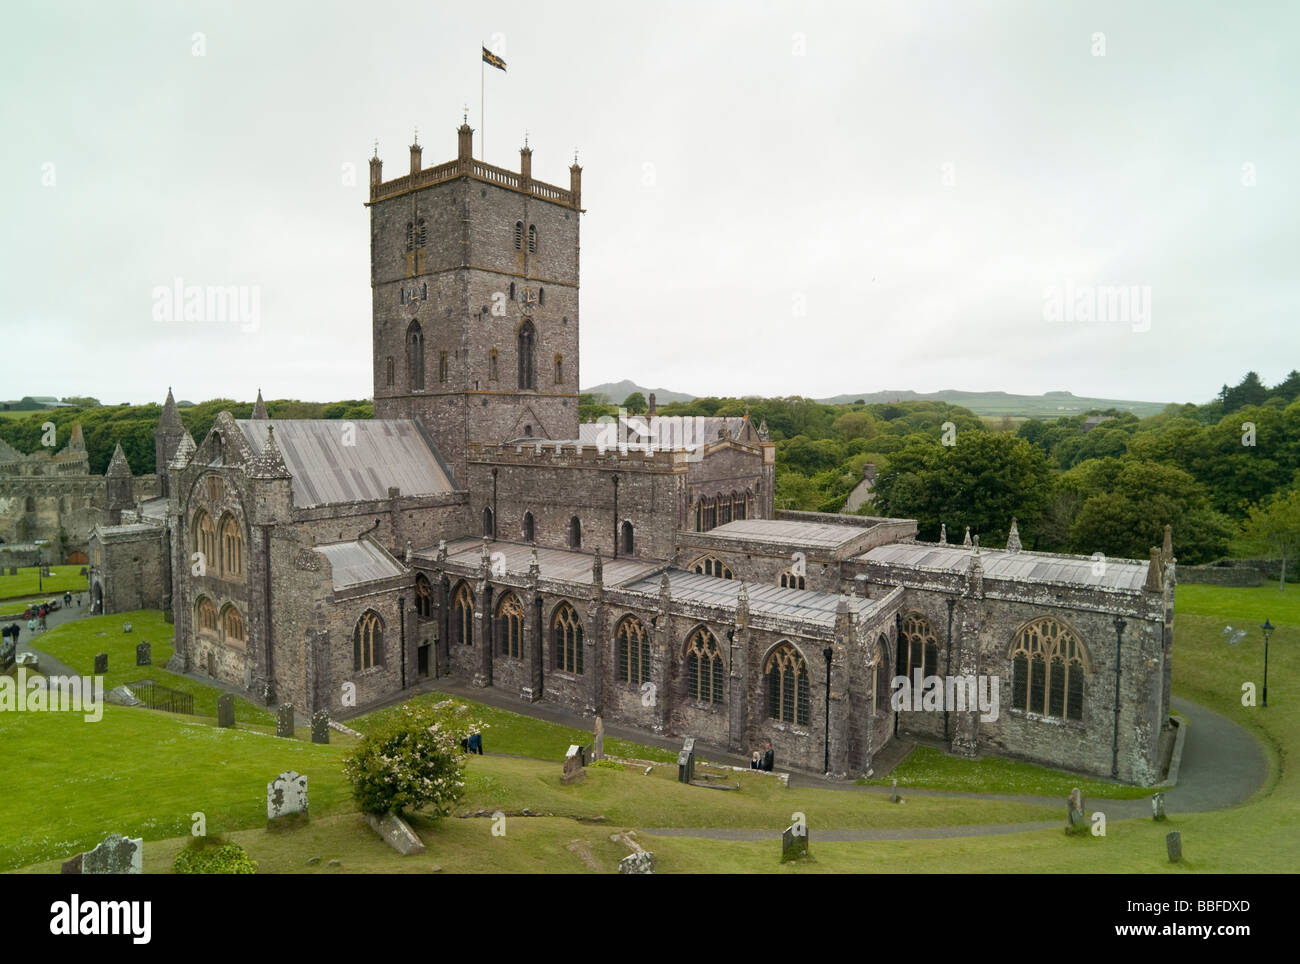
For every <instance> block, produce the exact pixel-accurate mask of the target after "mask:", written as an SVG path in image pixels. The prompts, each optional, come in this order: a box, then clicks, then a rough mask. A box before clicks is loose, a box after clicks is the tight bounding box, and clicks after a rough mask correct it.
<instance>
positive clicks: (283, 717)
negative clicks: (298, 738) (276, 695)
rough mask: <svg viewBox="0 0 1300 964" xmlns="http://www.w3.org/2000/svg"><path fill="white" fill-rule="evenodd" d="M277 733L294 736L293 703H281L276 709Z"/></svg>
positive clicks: (278, 734)
mask: <svg viewBox="0 0 1300 964" xmlns="http://www.w3.org/2000/svg"><path fill="white" fill-rule="evenodd" d="M275 735H276V736H288V737H292V736H293V704H292V703H281V704H280V708H279V709H278V710H276V711H275Z"/></svg>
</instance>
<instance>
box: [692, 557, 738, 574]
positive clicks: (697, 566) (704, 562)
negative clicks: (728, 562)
mask: <svg viewBox="0 0 1300 964" xmlns="http://www.w3.org/2000/svg"><path fill="white" fill-rule="evenodd" d="M691 571H692V572H698V573H699V574H700V575H702V576H717V577H718V578H719V579H734V578H735V576H733V575H732V572H731V570H730V569H728V568H727V567H726V566H725V565H724V564H723V562H722V560H721V559H717V558H715V557H713V556H703V557H701V558H699V559H696V560H695V562H694V564H692V566H691Z"/></svg>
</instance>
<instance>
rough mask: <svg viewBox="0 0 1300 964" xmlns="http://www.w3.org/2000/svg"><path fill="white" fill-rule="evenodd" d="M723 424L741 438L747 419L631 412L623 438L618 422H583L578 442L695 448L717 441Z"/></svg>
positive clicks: (662, 447)
mask: <svg viewBox="0 0 1300 964" xmlns="http://www.w3.org/2000/svg"><path fill="white" fill-rule="evenodd" d="M724 424H725V425H726V426H727V427H728V429H730V433H731V437H732V438H739V437H740V434H741V431H742V429H743V428H744V425H745V419H744V417H743V416H738V415H737V416H716V415H701V416H693V415H679V416H670V415H629V416H628V417H627V421H626V423H625V424H624V425H623V426H621V429H622V431H621V436H622V437H621V438H620V426H619V425H618V424H617V423H600V422H583V423H582V424H581V425H579V426H578V438H577V441H579V442H581V443H582V444H583V445H602V444H603V445H607V446H613V445H622V444H624V443H628V442H634V443H639V444H645V443H646V442H651V443H652V444H653V445H654V447H655V448H657V449H684V448H688V447H689V448H691V449H694V448H696V447H698V446H700V445H706V444H710V443H713V442H716V441H717V440H718V430H719V429H721V428H722V426H723V425H724Z"/></svg>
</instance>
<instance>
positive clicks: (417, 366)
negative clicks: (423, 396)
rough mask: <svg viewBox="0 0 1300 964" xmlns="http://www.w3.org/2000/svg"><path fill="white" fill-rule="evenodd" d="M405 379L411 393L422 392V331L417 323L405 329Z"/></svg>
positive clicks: (414, 322) (412, 323) (413, 322)
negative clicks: (407, 381)
mask: <svg viewBox="0 0 1300 964" xmlns="http://www.w3.org/2000/svg"><path fill="white" fill-rule="evenodd" d="M406 369H407V379H408V380H409V384H410V386H411V389H412V390H413V391H417V392H421V391H424V330H423V329H422V328H421V327H420V323H419V322H418V321H412V322H411V323H410V325H408V326H407V328H406Z"/></svg>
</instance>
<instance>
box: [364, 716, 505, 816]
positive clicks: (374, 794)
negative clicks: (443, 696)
mask: <svg viewBox="0 0 1300 964" xmlns="http://www.w3.org/2000/svg"><path fill="white" fill-rule="evenodd" d="M466 710H467V707H466V706H464V705H463V704H452V703H451V702H450V701H444V702H442V703H439V704H437V705H436V706H427V705H426V706H412V705H411V704H409V703H408V704H404V705H402V706H400V707H398V708H397V710H396V711H395V712H393V713H392V714H391V715H389V716H387V717H385V718H384V719H382V720H379V721H377V722H376V723H375V725H374V726H373V727H372V728H371V729H370V730H369V731H368V732H367V733H366V736H365V738H364V739H363V740H362V743H361V746H359V747H358V748H357V750H356V752H355V753H353V754H352V756H350V757H348V759H347V760H345V761H344V764H343V773H344V775H345V776H347V778H348V780H349V781H351V783H352V795H353V796H354V797H355V798H356V801H357V805H358V806H359V807H360V808H361V809H362V810H363V811H364V812H366V813H373V814H376V815H380V814H385V813H389V812H392V813H402V812H410V811H414V810H422V809H423V810H426V811H427V812H429V813H431V814H432V815H434V816H439V817H444V816H446V815H447V814H448V813H450V812H451V805H452V804H453V803H455V802H456V801H457V800H458V799H459V798H460V795H461V793H462V791H463V790H464V788H465V780H464V773H465V757H464V755H463V754H462V752H461V745H460V741H461V740H462V739H464V738H466V737H467V736H468V735H469V734H470V733H474V732H476V731H480V730H483V729H486V726H485V725H484V724H483V723H480V722H477V721H474V720H471V719H470V717H469V714H468V713H467V712H466Z"/></svg>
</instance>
